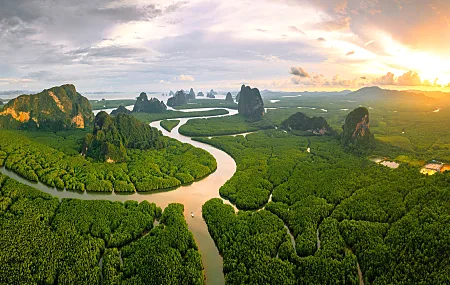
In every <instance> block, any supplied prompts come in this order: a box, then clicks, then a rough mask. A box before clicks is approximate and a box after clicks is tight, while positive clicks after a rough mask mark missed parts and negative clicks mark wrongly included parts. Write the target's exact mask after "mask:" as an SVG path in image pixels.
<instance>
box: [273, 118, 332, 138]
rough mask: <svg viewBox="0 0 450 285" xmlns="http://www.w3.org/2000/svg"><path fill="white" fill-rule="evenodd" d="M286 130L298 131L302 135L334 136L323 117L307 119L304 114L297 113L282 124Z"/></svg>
mask: <svg viewBox="0 0 450 285" xmlns="http://www.w3.org/2000/svg"><path fill="white" fill-rule="evenodd" d="M282 126H283V128H285V129H287V130H294V131H300V132H301V133H302V134H309V135H325V134H334V131H333V130H332V129H331V127H330V126H329V125H328V123H327V121H326V120H325V119H324V118H323V117H312V118H311V117H308V116H307V115H306V114H304V113H301V112H298V113H295V114H293V115H292V116H290V117H289V118H288V119H287V120H285V121H284V122H283V123H282Z"/></svg>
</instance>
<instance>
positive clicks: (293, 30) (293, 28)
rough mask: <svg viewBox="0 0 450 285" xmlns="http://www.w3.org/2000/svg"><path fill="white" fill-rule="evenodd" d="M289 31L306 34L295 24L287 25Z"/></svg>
mask: <svg viewBox="0 0 450 285" xmlns="http://www.w3.org/2000/svg"><path fill="white" fill-rule="evenodd" d="M289 31H291V32H294V33H299V34H303V35H306V34H305V32H303V31H302V30H300V29H299V28H297V27H296V26H289Z"/></svg>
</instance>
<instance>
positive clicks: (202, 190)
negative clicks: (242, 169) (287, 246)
mask: <svg viewBox="0 0 450 285" xmlns="http://www.w3.org/2000/svg"><path fill="white" fill-rule="evenodd" d="M105 111H110V110H105ZM189 111H190V110H189ZM228 111H229V114H228V115H225V116H230V115H234V114H236V113H237V110H231V109H228ZM221 116H224V115H221ZM221 116H211V117H221ZM189 119H192V118H181V119H178V120H180V124H179V125H178V126H177V127H175V128H174V129H173V130H172V132H167V131H166V130H164V129H163V128H162V127H161V126H160V121H157V122H153V123H151V124H150V125H151V126H152V127H155V128H157V129H159V130H160V131H161V132H162V133H163V134H164V135H165V136H168V137H171V138H174V139H177V140H179V141H181V142H183V143H189V144H191V145H193V146H195V147H198V148H202V149H204V150H206V151H207V152H209V153H210V154H211V155H212V156H214V158H215V159H216V161H217V170H216V171H215V172H214V173H212V174H211V175H209V176H208V177H206V178H204V179H203V180H200V181H197V182H194V183H192V184H191V185H187V186H181V187H179V188H177V189H175V190H172V191H165V192H158V193H153V194H140V193H133V194H116V193H114V192H113V193H94V192H73V191H67V190H57V189H56V188H51V187H48V186H46V185H44V184H42V183H33V182H30V181H28V180H26V179H24V178H22V177H21V176H19V175H17V174H15V173H14V172H12V171H9V170H7V169H5V168H2V169H0V171H1V173H3V174H5V175H7V176H9V177H11V178H13V179H15V180H17V181H19V182H21V183H23V184H26V185H29V186H32V187H34V188H37V189H39V190H41V191H43V192H46V193H48V194H51V195H53V196H56V197H59V198H60V199H62V198H76V199H85V200H110V201H121V202H124V201H127V200H134V201H138V202H141V201H144V200H147V201H149V202H153V203H155V204H156V205H157V206H159V207H161V208H163V209H164V208H165V207H167V205H168V204H170V203H181V204H183V205H184V216H185V219H186V222H187V224H188V227H189V230H190V231H191V232H192V234H193V235H194V238H195V241H196V243H197V245H198V247H199V251H200V253H201V255H202V261H203V266H204V267H205V275H206V284H214V285H216V284H218V285H220V284H225V279H224V275H223V271H222V269H223V261H222V257H221V256H220V254H219V251H218V250H217V247H216V245H215V244H214V241H213V240H212V238H211V236H210V235H209V232H208V228H207V226H206V223H205V221H204V220H203V218H202V212H201V210H202V205H203V204H204V203H206V201H208V200H210V199H212V198H219V197H220V195H219V188H220V187H221V186H222V185H223V184H224V183H225V182H226V181H227V180H229V179H230V178H231V177H232V176H233V174H234V173H235V172H236V163H235V161H234V160H233V158H231V156H229V155H228V154H226V153H225V152H223V151H221V150H219V149H217V148H215V147H213V146H210V145H207V144H204V143H201V142H197V141H194V140H192V139H191V138H190V137H186V136H183V135H181V134H180V133H179V132H178V129H179V127H180V126H182V125H184V124H186V122H187V121H188V120H189ZM225 202H226V203H227V204H230V203H229V202H228V201H225ZM233 207H234V206H233ZM234 208H235V207H234ZM235 210H236V211H237V209H236V208H235ZM191 213H193V215H194V217H192V216H191Z"/></svg>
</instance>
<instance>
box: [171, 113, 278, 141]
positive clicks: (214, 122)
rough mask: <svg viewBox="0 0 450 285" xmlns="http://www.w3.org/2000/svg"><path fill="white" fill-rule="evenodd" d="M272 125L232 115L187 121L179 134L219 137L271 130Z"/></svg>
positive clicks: (264, 121) (263, 120)
mask: <svg viewBox="0 0 450 285" xmlns="http://www.w3.org/2000/svg"><path fill="white" fill-rule="evenodd" d="M272 128H274V125H273V124H272V123H271V122H270V121H268V120H266V119H262V120H260V121H254V122H250V121H247V120H246V118H245V117H243V116H241V115H233V116H227V117H223V118H222V117H219V118H207V119H195V120H189V121H188V122H187V123H186V124H184V125H182V126H181V127H180V129H179V132H180V134H182V135H185V136H191V137H196V136H220V135H232V134H240V133H247V132H254V131H257V130H261V129H272Z"/></svg>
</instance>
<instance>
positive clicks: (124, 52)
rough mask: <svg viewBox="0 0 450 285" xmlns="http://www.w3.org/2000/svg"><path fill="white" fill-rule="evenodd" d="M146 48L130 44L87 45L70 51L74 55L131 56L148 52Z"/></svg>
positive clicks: (87, 56) (100, 56) (86, 56)
mask: <svg viewBox="0 0 450 285" xmlns="http://www.w3.org/2000/svg"><path fill="white" fill-rule="evenodd" d="M146 51H147V50H146V49H144V48H137V47H130V46H119V45H113V46H106V47H85V48H80V49H76V50H72V51H70V52H69V53H70V54H72V55H77V56H83V57H85V58H89V57H91V58H92V57H99V58H105V57H108V58H129V57H132V56H135V55H137V54H141V53H144V52H146Z"/></svg>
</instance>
